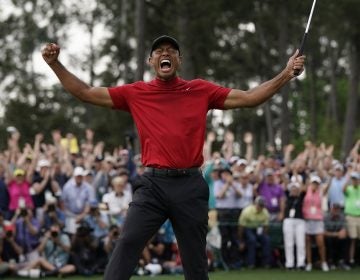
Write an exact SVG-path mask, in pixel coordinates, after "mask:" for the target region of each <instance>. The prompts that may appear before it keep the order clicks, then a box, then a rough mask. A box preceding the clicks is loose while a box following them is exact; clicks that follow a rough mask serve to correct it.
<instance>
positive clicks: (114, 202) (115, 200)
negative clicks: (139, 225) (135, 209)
mask: <svg viewBox="0 0 360 280" xmlns="http://www.w3.org/2000/svg"><path fill="white" fill-rule="evenodd" d="M131 201H132V195H131V192H129V191H124V192H123V195H118V196H116V193H115V191H112V192H110V193H106V194H104V196H103V197H102V202H103V203H107V205H108V206H109V213H110V214H112V215H114V214H120V213H121V212H122V211H124V210H127V209H128V208H129V203H130V202H131Z"/></svg>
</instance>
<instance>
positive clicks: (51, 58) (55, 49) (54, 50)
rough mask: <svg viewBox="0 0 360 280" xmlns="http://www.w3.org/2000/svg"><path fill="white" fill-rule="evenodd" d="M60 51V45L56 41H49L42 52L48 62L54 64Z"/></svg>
mask: <svg viewBox="0 0 360 280" xmlns="http://www.w3.org/2000/svg"><path fill="white" fill-rule="evenodd" d="M59 53H60V47H59V46H58V45H56V44H55V43H48V44H46V45H45V47H44V48H43V49H42V51H41V54H42V57H43V58H44V60H45V62H46V63H47V64H49V65H50V64H52V63H54V62H56V61H57V59H58V56H59Z"/></svg>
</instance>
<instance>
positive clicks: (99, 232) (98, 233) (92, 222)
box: [84, 212, 109, 238]
mask: <svg viewBox="0 0 360 280" xmlns="http://www.w3.org/2000/svg"><path fill="white" fill-rule="evenodd" d="M99 215H100V217H99V218H100V220H101V221H102V222H103V223H105V224H106V227H105V228H101V227H100V226H99V224H98V223H97V221H96V217H95V216H93V215H90V214H88V215H86V216H85V218H84V221H85V222H87V223H88V224H89V226H90V227H91V228H92V229H93V232H92V235H93V236H95V237H96V238H101V237H104V236H105V235H107V234H108V226H109V220H108V217H107V216H106V215H105V214H103V213H101V212H100V214H99Z"/></svg>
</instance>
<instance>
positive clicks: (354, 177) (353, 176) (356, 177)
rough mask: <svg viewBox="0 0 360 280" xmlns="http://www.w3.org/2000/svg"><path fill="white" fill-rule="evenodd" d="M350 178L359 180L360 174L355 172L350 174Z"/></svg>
mask: <svg viewBox="0 0 360 280" xmlns="http://www.w3.org/2000/svg"><path fill="white" fill-rule="evenodd" d="M350 178H353V179H358V180H359V179H360V173H359V172H355V171H353V172H351V173H350Z"/></svg>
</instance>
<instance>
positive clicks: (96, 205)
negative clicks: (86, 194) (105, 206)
mask: <svg viewBox="0 0 360 280" xmlns="http://www.w3.org/2000/svg"><path fill="white" fill-rule="evenodd" d="M89 205H90V208H97V207H98V206H99V202H98V201H97V200H96V199H93V200H91V201H90V203H89Z"/></svg>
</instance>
